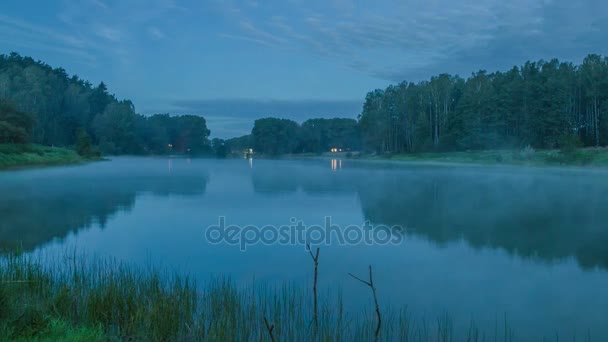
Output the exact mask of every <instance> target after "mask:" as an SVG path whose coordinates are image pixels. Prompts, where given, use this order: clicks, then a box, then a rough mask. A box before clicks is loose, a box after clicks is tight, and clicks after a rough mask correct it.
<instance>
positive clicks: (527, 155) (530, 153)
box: [519, 145, 536, 160]
mask: <svg viewBox="0 0 608 342" xmlns="http://www.w3.org/2000/svg"><path fill="white" fill-rule="evenodd" d="M535 153H536V151H535V150H534V148H533V147H532V146H530V145H528V146H526V147H524V148H523V149H522V150H521V151H520V152H519V155H520V157H521V159H523V160H532V158H534V154H535Z"/></svg>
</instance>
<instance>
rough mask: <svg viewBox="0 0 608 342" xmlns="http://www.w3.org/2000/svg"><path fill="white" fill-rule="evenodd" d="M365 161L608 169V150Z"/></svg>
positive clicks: (435, 155) (491, 152)
mask: <svg viewBox="0 0 608 342" xmlns="http://www.w3.org/2000/svg"><path fill="white" fill-rule="evenodd" d="M361 158H363V159H366V158H368V159H389V160H398V161H415V162H440V163H464V164H482V165H501V164H504V165H529V166H599V167H605V166H608V149H606V148H584V149H575V150H569V151H560V150H534V149H530V148H526V149H523V150H486V151H463V152H428V153H408V154H392V155H381V156H362V157H361Z"/></svg>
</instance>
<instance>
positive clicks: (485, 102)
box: [0, 53, 608, 157]
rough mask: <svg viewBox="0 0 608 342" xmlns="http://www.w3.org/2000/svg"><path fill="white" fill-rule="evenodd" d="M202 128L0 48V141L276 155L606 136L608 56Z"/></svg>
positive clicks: (505, 145)
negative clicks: (237, 128) (329, 111)
mask: <svg viewBox="0 0 608 342" xmlns="http://www.w3.org/2000/svg"><path fill="white" fill-rule="evenodd" d="M235 114H237V113H235ZM286 114H289V113H286ZM353 115H356V113H353ZM209 135H210V131H209V129H208V128H207V125H206V121H205V119H204V118H203V117H201V116H198V115H181V116H172V115H169V114H156V115H151V116H144V115H140V114H137V113H136V112H135V106H134V105H133V103H132V102H131V101H129V100H118V99H117V98H116V96H114V95H112V94H110V93H109V92H108V88H107V87H106V85H105V84H104V83H103V82H102V83H100V84H99V85H97V86H93V85H92V84H91V83H89V82H87V81H85V80H82V79H80V78H79V77H78V76H69V75H68V74H67V72H66V71H65V70H64V69H61V68H52V67H50V66H49V65H47V64H45V63H43V62H40V61H35V60H33V59H32V58H30V57H22V56H20V55H19V54H17V53H11V54H10V55H0V143H26V142H33V143H37V144H42V145H48V146H64V147H71V146H76V147H78V146H88V145H93V146H96V148H98V149H99V150H100V151H101V152H102V153H104V154H170V153H185V154H215V155H217V156H220V157H225V156H226V155H228V154H230V152H233V153H239V152H241V151H243V150H244V149H249V148H253V149H255V151H256V152H257V153H261V154H266V155H281V154H286V153H321V152H327V151H329V150H330V149H332V148H337V149H341V150H344V151H359V150H361V151H364V152H368V153H380V154H387V153H388V154H391V153H393V154H394V153H411V152H429V151H469V150H488V149H522V148H527V147H528V148H535V149H560V148H561V149H563V148H565V147H568V148H576V147H591V146H605V145H606V144H608V58H607V57H602V56H599V55H594V54H592V55H588V56H587V57H586V58H585V59H584V60H583V61H582V64H580V65H576V64H573V63H569V62H560V61H559V60H557V59H553V60H550V61H544V60H540V61H537V62H526V63H524V64H523V65H522V66H515V67H513V68H512V69H510V70H508V71H505V72H499V71H497V72H493V73H488V72H487V71H484V70H481V71H478V72H475V73H473V74H471V76H469V77H468V78H466V79H465V78H461V77H460V76H457V75H449V74H440V75H438V76H434V77H431V78H430V80H424V81H420V82H406V81H403V82H401V83H399V84H394V85H389V86H388V87H387V88H386V89H383V90H382V89H376V90H374V91H371V92H369V93H368V94H367V96H366V98H365V101H364V103H363V106H362V111H361V113H359V114H358V117H357V120H355V119H347V118H334V119H309V120H307V121H304V122H303V123H302V124H299V123H297V122H295V121H292V120H288V119H281V118H270V117H268V118H263V119H258V120H256V121H255V122H254V125H253V129H252V131H251V134H249V135H245V136H242V137H238V138H232V139H228V140H226V141H224V140H222V139H218V138H215V139H213V140H210V139H209ZM89 141H90V142H89Z"/></svg>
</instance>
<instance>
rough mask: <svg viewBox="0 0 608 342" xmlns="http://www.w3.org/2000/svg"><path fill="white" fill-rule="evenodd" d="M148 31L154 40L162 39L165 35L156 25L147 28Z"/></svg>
mask: <svg viewBox="0 0 608 342" xmlns="http://www.w3.org/2000/svg"><path fill="white" fill-rule="evenodd" d="M148 33H149V34H150V36H152V38H154V39H156V40H160V39H164V38H165V37H166V35H165V33H164V32H163V31H161V30H160V29H159V28H158V27H154V26H152V27H150V28H148Z"/></svg>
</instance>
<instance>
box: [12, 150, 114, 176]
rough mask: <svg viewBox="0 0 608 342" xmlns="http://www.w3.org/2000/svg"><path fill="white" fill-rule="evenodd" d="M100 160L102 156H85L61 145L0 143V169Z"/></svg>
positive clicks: (41, 166) (62, 164)
mask: <svg viewBox="0 0 608 342" xmlns="http://www.w3.org/2000/svg"><path fill="white" fill-rule="evenodd" d="M102 160H104V158H85V157H82V156H80V155H78V153H76V151H74V150H70V149H67V148H61V147H50V146H43V145H36V144H25V145H13V144H3V145H0V171H14V170H24V169H33V168H44V167H53V166H69V165H79V164H85V163H89V162H95V161H102Z"/></svg>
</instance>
